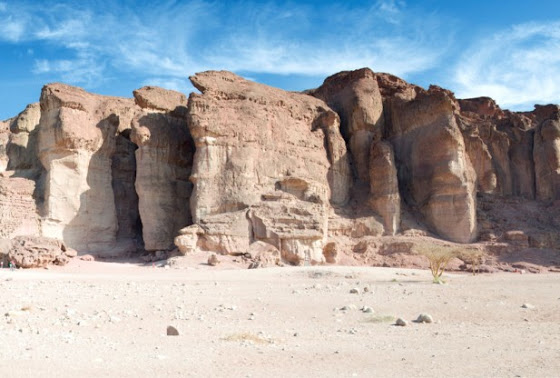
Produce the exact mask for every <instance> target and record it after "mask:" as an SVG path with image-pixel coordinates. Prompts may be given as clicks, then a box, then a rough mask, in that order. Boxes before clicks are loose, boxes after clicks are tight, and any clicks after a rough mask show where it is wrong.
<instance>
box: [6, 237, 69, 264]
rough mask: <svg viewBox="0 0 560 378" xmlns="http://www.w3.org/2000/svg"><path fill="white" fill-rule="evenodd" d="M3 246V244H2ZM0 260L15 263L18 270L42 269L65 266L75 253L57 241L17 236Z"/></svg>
mask: <svg viewBox="0 0 560 378" xmlns="http://www.w3.org/2000/svg"><path fill="white" fill-rule="evenodd" d="M2 244H4V243H2ZM2 252H3V254H4V256H1V257H0V258H1V259H2V260H3V261H4V260H8V261H11V262H13V263H15V265H16V267H19V268H42V267H45V266H47V265H49V264H56V265H66V263H68V261H69V260H70V258H72V257H75V256H76V254H77V252H76V251H75V250H74V249H72V248H68V247H66V245H64V243H63V242H62V241H60V240H57V239H50V238H45V237H37V236H35V237H33V236H17V237H15V238H13V239H12V240H11V242H10V243H8V250H7V251H0V254H2Z"/></svg>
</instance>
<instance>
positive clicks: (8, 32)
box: [0, 16, 25, 42]
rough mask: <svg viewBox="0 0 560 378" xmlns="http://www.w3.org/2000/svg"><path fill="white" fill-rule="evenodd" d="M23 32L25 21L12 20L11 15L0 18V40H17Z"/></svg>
mask: <svg viewBox="0 0 560 378" xmlns="http://www.w3.org/2000/svg"><path fill="white" fill-rule="evenodd" d="M24 32H25V23H24V22H22V21H18V20H14V18H13V17H12V16H7V17H2V18H0V40H2V39H3V40H5V41H8V42H18V41H20V40H21V39H22V37H23V35H24Z"/></svg>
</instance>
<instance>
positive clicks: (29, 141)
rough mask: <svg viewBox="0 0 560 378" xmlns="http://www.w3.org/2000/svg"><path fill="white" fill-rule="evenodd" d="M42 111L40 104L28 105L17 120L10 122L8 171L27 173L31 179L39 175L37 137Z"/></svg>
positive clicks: (7, 151)
mask: <svg viewBox="0 0 560 378" xmlns="http://www.w3.org/2000/svg"><path fill="white" fill-rule="evenodd" d="M40 118H41V109H40V107H39V103H33V104H30V105H27V107H26V108H25V110H24V111H22V112H21V113H20V114H19V115H18V116H17V117H15V119H13V120H12V121H11V122H10V138H9V141H8V144H7V146H6V153H7V155H8V159H9V160H8V165H7V167H6V168H7V170H9V171H18V172H19V173H20V175H21V173H22V171H26V173H27V175H28V176H29V177H33V175H36V174H38V173H39V171H40V169H41V163H40V162H39V159H38V158H37V136H38V130H37V126H39V120H40Z"/></svg>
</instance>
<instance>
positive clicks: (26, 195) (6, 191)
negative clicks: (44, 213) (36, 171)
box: [0, 177, 40, 239]
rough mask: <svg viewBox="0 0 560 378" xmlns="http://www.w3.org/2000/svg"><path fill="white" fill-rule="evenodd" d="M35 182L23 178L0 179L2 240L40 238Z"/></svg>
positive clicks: (0, 231) (0, 226) (0, 227)
mask: <svg viewBox="0 0 560 378" xmlns="http://www.w3.org/2000/svg"><path fill="white" fill-rule="evenodd" d="M35 189H36V188H35V182H34V181H33V180H29V179H26V178H23V177H10V178H7V177H0V238H7V239H10V238H13V237H16V236H20V235H30V236H39V235H40V218H39V214H38V212H37V206H36V200H37V199H36V197H35Z"/></svg>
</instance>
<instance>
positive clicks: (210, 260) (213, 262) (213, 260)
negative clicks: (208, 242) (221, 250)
mask: <svg viewBox="0 0 560 378" xmlns="http://www.w3.org/2000/svg"><path fill="white" fill-rule="evenodd" d="M219 263H220V260H218V256H216V254H215V253H212V254H211V255H210V257H208V265H210V266H216V265H218V264H219Z"/></svg>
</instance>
